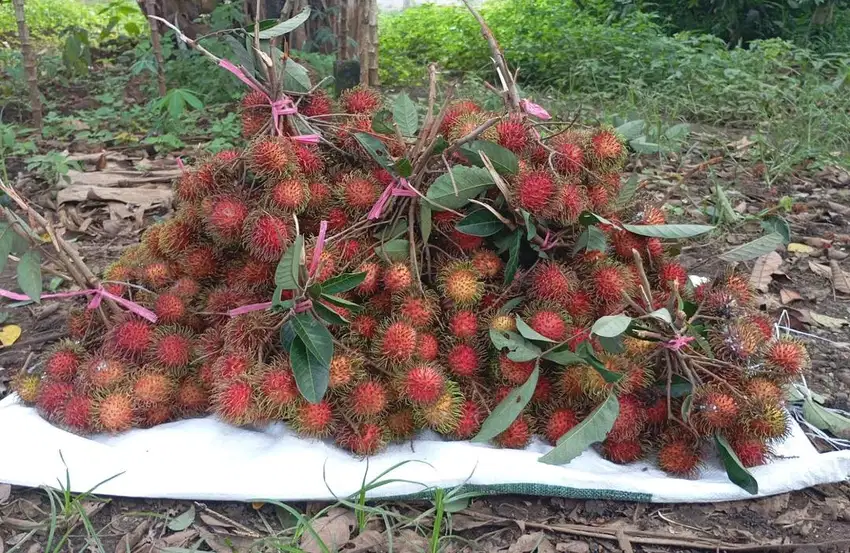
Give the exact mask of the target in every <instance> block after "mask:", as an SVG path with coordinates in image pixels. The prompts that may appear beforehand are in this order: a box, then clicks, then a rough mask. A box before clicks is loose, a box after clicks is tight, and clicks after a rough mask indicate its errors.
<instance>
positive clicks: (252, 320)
mask: <svg viewBox="0 0 850 553" xmlns="http://www.w3.org/2000/svg"><path fill="white" fill-rule="evenodd" d="M280 322H281V315H279V314H277V313H274V312H272V311H268V310H261V311H252V312H250V313H245V314H242V315H239V316H236V317H233V318H231V319H230V320H229V321H228V322H227V324H225V325H224V328H223V329H222V336H223V337H224V343H225V346H226V347H227V348H230V349H235V350H241V351H252V352H261V351H265V348H266V346H268V344H269V342H271V341H272V340H273V339H276V332H275V329H276V328H277V327H278V326H279V325H280Z"/></svg>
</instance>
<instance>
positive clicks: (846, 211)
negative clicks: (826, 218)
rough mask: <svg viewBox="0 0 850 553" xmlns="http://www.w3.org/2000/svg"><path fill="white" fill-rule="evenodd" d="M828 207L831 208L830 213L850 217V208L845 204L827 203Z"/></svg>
mask: <svg viewBox="0 0 850 553" xmlns="http://www.w3.org/2000/svg"><path fill="white" fill-rule="evenodd" d="M826 206H827V208H829V210H830V211H834V212H836V213H840V214H841V215H850V207H847V206H846V205H844V204H840V203H838V202H830V201H827V202H826Z"/></svg>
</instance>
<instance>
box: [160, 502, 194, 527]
mask: <svg viewBox="0 0 850 553" xmlns="http://www.w3.org/2000/svg"><path fill="white" fill-rule="evenodd" d="M193 522H195V506H194V505H189V509H188V510H187V511H186V512H184V513H181V514H179V515H178V516H176V517H174V518H172V519H171V520H169V521H168V524H167V525H166V526H168V529H169V530H171V531H172V532H182V531H183V530H185V529H186V528H188V527H189V526H191V525H192V523H193Z"/></svg>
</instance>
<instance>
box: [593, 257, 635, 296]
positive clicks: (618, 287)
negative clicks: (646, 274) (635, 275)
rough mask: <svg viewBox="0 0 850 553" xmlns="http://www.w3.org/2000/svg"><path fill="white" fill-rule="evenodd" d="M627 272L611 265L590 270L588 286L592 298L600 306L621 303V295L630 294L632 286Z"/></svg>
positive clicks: (607, 264)
mask: <svg viewBox="0 0 850 553" xmlns="http://www.w3.org/2000/svg"><path fill="white" fill-rule="evenodd" d="M627 271H628V270H627V269H626V268H625V267H623V266H621V265H615V264H613V263H603V264H600V265H598V266H596V267H594V268H593V269H591V271H590V275H589V283H588V284H589V286H590V291H591V292H592V294H593V297H595V298H596V299H597V300H598V301H599V303H602V304H617V303H619V302H621V301H622V299H623V293H630V292H631V291H632V288H633V284H634V281H633V280H632V277H631V275H630V274H628V272H627Z"/></svg>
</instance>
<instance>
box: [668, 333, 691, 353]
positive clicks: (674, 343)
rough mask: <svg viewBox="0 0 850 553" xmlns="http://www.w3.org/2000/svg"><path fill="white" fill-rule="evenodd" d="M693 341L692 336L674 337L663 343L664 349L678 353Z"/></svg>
mask: <svg viewBox="0 0 850 553" xmlns="http://www.w3.org/2000/svg"><path fill="white" fill-rule="evenodd" d="M694 340H695V338H694V337H693V336H676V337H675V338H673V339H672V340H670V341H668V342H664V347H665V348H667V349H669V350H673V351H679V350H680V349H682V348H683V347H685V346H687V345H688V344H690V343H691V342H693V341H694Z"/></svg>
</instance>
